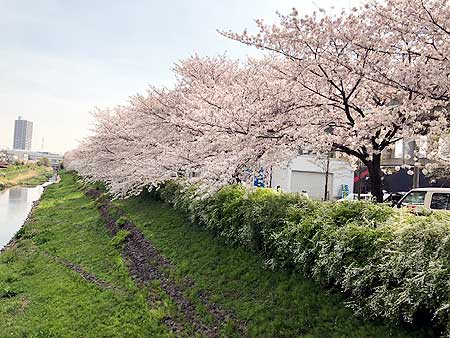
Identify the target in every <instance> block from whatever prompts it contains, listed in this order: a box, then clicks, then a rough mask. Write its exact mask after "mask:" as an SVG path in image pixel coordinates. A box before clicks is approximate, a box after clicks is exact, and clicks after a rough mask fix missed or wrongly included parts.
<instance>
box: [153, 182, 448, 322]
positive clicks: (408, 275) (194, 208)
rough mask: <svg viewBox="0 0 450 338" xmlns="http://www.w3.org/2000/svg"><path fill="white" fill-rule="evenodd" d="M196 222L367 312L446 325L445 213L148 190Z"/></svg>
mask: <svg viewBox="0 0 450 338" xmlns="http://www.w3.org/2000/svg"><path fill="white" fill-rule="evenodd" d="M151 196H152V198H158V199H162V200H163V201H165V202H166V203H168V204H170V205H172V206H173V207H175V208H176V209H179V210H181V211H183V212H184V213H185V214H186V215H187V216H188V217H189V218H190V219H191V221H193V222H194V223H195V224H198V225H200V226H202V227H204V228H207V229H209V230H210V231H212V232H213V233H214V234H216V235H218V236H221V237H223V238H224V239H225V240H227V241H229V242H232V243H239V244H243V245H245V246H247V247H250V248H252V249H253V250H254V251H256V252H258V253H260V254H262V255H263V256H264V257H265V258H266V263H267V265H268V266H269V267H275V266H282V267H286V268H290V269H296V270H300V271H301V272H303V273H304V274H305V275H308V276H310V277H312V278H314V279H315V280H317V281H319V282H320V283H322V284H324V285H327V286H332V287H335V288H338V289H340V290H341V291H343V292H345V293H346V294H347V295H348V296H349V302H348V304H349V306H350V307H351V308H352V309H353V310H354V311H355V312H357V313H359V314H361V315H365V316H369V317H382V318H388V319H391V320H394V321H397V320H402V321H406V322H415V321H417V319H419V318H427V320H432V321H433V323H434V324H436V325H447V326H448V325H449V324H448V323H449V307H450V305H449V304H450V300H449V298H450V297H449V295H450V282H449V281H450V215H448V214H445V213H433V214H431V215H428V216H417V215H412V214H409V213H405V212H395V211H394V210H393V209H392V208H390V207H388V206H385V205H374V204H371V203H367V202H343V203H341V202H339V203H336V202H319V201H312V200H309V199H306V198H304V197H302V196H299V195H296V194H289V193H283V192H276V191H273V190H270V189H256V190H250V191H248V190H246V189H245V188H244V187H243V186H240V185H233V186H227V187H224V188H223V189H221V190H219V191H218V192H216V193H215V194H213V195H211V196H209V197H206V198H204V197H202V196H201V194H200V192H199V191H198V190H197V189H196V187H195V186H192V185H187V184H185V183H180V182H176V181H169V182H166V183H165V184H164V185H163V186H161V187H159V189H158V190H156V191H153V192H152V194H151Z"/></svg>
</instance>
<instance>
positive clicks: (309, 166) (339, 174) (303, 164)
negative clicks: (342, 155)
mask: <svg viewBox="0 0 450 338" xmlns="http://www.w3.org/2000/svg"><path fill="white" fill-rule="evenodd" d="M292 171H295V172H296V173H295V177H294V180H295V179H300V180H301V179H302V177H304V179H306V180H307V179H308V177H311V176H314V175H311V174H309V175H308V173H322V174H323V175H324V177H325V171H326V158H321V159H317V157H315V156H311V155H300V156H298V157H296V158H294V159H292V160H291V161H289V162H288V163H285V164H284V165H280V166H279V167H277V168H273V170H272V187H276V186H278V185H279V186H280V188H281V189H283V190H285V191H289V192H296V191H300V190H301V187H302V184H301V182H292V179H293V178H292V177H293V175H292ZM298 172H304V173H305V175H303V176H302V175H299V173H298ZM329 172H330V174H331V175H330V177H329V185H330V187H329V189H328V191H329V192H330V198H331V199H337V198H340V197H341V192H342V189H341V187H342V184H346V185H348V187H349V193H352V192H353V175H354V174H353V169H352V167H351V166H350V164H349V163H348V162H347V161H345V160H341V159H335V158H331V159H330V168H329ZM323 181H324V182H325V179H323ZM307 183H309V182H305V185H306V186H310V185H308V184H307ZM296 187H297V188H296ZM314 189H315V190H318V191H307V192H308V194H309V195H311V196H314V197H316V198H319V196H322V197H323V195H324V192H325V185H324V186H323V187H321V188H320V189H319V188H318V187H315V188H314Z"/></svg>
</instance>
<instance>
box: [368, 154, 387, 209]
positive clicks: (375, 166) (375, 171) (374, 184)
mask: <svg viewBox="0 0 450 338" xmlns="http://www.w3.org/2000/svg"><path fill="white" fill-rule="evenodd" d="M366 165H367V169H368V170H369V181H370V192H371V193H372V195H373V196H374V197H375V201H376V202H378V203H382V202H383V189H382V187H381V177H382V174H381V155H380V154H376V155H375V154H374V155H373V156H372V160H371V161H368V162H367V163H366Z"/></svg>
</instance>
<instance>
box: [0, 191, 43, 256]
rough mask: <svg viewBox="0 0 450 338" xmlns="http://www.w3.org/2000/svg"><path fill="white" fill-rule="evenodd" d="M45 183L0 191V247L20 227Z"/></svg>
mask: <svg viewBox="0 0 450 338" xmlns="http://www.w3.org/2000/svg"><path fill="white" fill-rule="evenodd" d="M47 184H48V183H46V184H45V185H47ZM45 185H40V186H37V187H34V188H27V187H12V188H10V189H7V190H4V191H0V249H1V248H3V247H4V246H5V245H6V244H8V242H9V241H10V240H11V238H12V237H13V236H14V234H15V233H16V232H17V231H18V230H19V229H20V227H21V226H22V224H23V222H24V221H25V219H26V218H27V215H28V213H29V212H30V210H31V207H32V204H33V202H34V201H37V200H38V199H39V198H40V197H41V194H42V192H43V191H44V186H45Z"/></svg>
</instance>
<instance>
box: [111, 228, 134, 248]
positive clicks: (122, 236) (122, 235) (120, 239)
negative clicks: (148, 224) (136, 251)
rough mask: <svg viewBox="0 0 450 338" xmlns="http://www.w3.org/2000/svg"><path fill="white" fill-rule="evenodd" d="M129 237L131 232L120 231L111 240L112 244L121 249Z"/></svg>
mask: <svg viewBox="0 0 450 338" xmlns="http://www.w3.org/2000/svg"><path fill="white" fill-rule="evenodd" d="M128 236H130V232H129V231H128V230H119V231H118V232H117V233H116V235H115V236H114V237H113V238H112V239H111V244H112V245H113V246H115V247H116V248H120V247H121V246H122V245H123V243H124V242H125V240H126V239H127V237H128Z"/></svg>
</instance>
